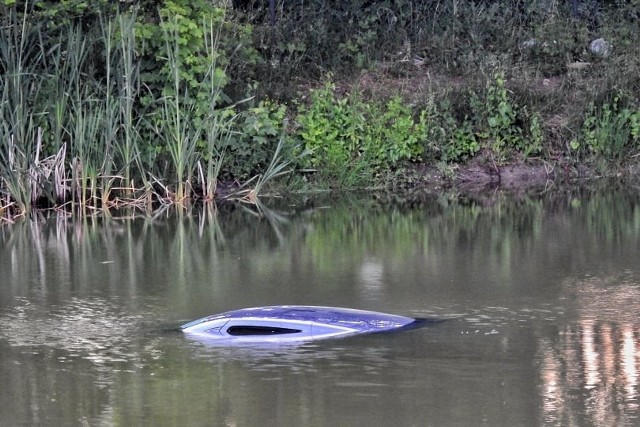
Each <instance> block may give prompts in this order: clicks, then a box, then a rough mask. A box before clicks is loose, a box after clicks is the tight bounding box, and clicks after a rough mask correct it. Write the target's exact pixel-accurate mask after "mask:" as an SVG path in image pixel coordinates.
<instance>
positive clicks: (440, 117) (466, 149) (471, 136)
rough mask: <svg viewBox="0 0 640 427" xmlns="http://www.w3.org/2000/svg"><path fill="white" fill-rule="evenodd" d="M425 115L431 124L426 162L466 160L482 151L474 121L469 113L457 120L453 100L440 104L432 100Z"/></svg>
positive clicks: (443, 101) (425, 110) (424, 112)
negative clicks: (474, 128)
mask: <svg viewBox="0 0 640 427" xmlns="http://www.w3.org/2000/svg"><path fill="white" fill-rule="evenodd" d="M422 114H423V117H425V120H426V121H427V122H428V123H429V127H428V137H427V140H426V141H425V142H426V148H425V156H424V159H425V160H426V161H435V160H442V161H444V162H457V161H465V160H468V159H469V158H471V157H473V156H474V155H475V154H476V153H477V152H478V151H479V150H480V145H479V143H478V139H477V138H476V135H475V133H474V132H473V127H472V123H471V120H469V118H468V116H464V117H463V118H462V119H461V120H458V119H456V118H455V117H454V112H453V111H452V106H451V102H450V101H449V100H448V99H447V98H445V99H443V100H442V101H440V102H439V103H436V102H435V100H433V99H431V100H430V102H429V105H428V106H427V108H425V109H424V110H423V113H422Z"/></svg>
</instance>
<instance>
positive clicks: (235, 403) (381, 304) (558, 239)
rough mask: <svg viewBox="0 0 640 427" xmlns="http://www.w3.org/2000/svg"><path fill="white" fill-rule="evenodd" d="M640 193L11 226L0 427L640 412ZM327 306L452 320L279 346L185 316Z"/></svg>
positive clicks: (600, 420)
mask: <svg viewBox="0 0 640 427" xmlns="http://www.w3.org/2000/svg"><path fill="white" fill-rule="evenodd" d="M639 201H640V191H639V190H637V189H634V188H632V187H626V188H620V189H619V188H616V187H609V188H606V189H603V190H598V191H587V190H582V191H579V190H564V191H560V190H555V191H551V192H546V193H542V194H529V195H520V196H517V197H512V196H508V195H504V194H499V193H497V194H494V195H490V196H489V197H488V198H487V197H483V198H482V199H478V200H473V199H469V198H465V199H456V198H453V197H450V196H440V197H428V198H426V199H425V200H423V201H421V202H419V203H413V204H412V205H411V206H397V205H394V206H390V205H387V204H383V203H377V202H375V201H372V200H371V199H366V198H363V199H357V198H354V199H349V200H346V199H342V200H336V201H328V200H318V199H316V200H314V199H311V200H306V201H300V200H298V201H295V202H284V203H283V202H280V203H279V204H278V205H275V206H277V207H273V206H272V209H265V210H264V211H262V212H261V214H258V213H256V212H255V211H251V210H249V209H248V208H247V209H244V208H241V207H236V208H221V209H220V210H219V211H218V212H217V213H215V212H210V211H200V212H194V213H192V214H191V215H185V216H183V217H180V216H175V215H164V214H161V215H159V216H158V217H157V218H146V219H145V218H138V219H125V218H112V219H104V218H102V219H101V218H95V219H89V220H86V221H84V222H81V223H78V222H74V221H73V220H70V219H68V218H58V219H54V220H50V221H48V222H30V223H24V224H20V225H14V226H12V227H9V228H6V227H5V228H2V229H0V384H2V387H1V388H0V425H7V426H22V425H92V426H94V425H98V426H99V425H125V426H129V425H153V426H164V425H176V426H199V425H203V426H205V425H207V426H208V425H229V426H279V425H288V426H323V425H326V426H336V425H353V426H360V425H363V426H378V425H380V426H391V425H393V426H412V425H416V426H423V425H433V426H442V425H460V426H467V425H489V426H501V425H504V426H513V425H541V424H552V425H555V424H562V425H580V426H582V425H625V424H626V425H637V424H638V423H639V422H640V419H639V416H640V408H639V406H638V405H639V404H640V400H639V396H638V393H640V378H639V375H640V320H639V319H638V313H640V259H639V258H640V256H639V254H640V205H639V204H638V202H639ZM275 304H311V305H330V306H345V307H354V308H362V309H369V310H378V311H384V312H391V313H397V314H404V315H410V316H417V317H420V316H423V317H424V316H438V317H442V318H446V319H449V320H448V321H446V322H444V323H441V324H438V325H436V326H433V327H429V328H424V329H417V330H412V331H406V332H402V333H398V334H384V335H370V336H361V337H353V338H347V339H341V340H330V341H321V342H316V343H309V344H305V345H301V346H297V347H294V346H287V347H280V348H277V347H276V348H273V347H272V348H255V347H254V348H237V347H236V348H224V347H217V348H216V347H210V346H206V345H203V344H201V343H198V342H195V341H191V340H189V339H187V338H186V337H184V336H183V335H182V334H181V333H179V332H176V330H175V329H176V327H177V326H178V325H180V324H181V323H183V322H186V321H187V320H191V319H195V318H198V317H201V316H204V315H207V314H212V313H216V312H220V311H227V310H231V309H236V308H241V307H249V306H259V305H275Z"/></svg>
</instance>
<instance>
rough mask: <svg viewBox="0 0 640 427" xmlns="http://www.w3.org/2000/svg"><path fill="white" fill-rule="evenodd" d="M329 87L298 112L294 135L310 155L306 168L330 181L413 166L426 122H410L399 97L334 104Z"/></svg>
mask: <svg viewBox="0 0 640 427" xmlns="http://www.w3.org/2000/svg"><path fill="white" fill-rule="evenodd" d="M334 89H335V87H334V85H333V84H332V83H330V82H329V83H326V84H325V85H324V86H323V87H322V88H320V89H317V90H314V91H312V93H311V101H310V105H309V106H306V107H304V106H303V107H301V108H300V110H299V115H298V117H297V124H298V130H297V134H298V135H299V136H300V138H301V139H302V140H303V141H304V144H305V147H306V149H308V150H309V151H311V153H312V154H311V155H310V156H309V163H310V166H312V167H315V168H319V169H320V171H321V172H322V173H324V174H325V175H328V176H331V177H338V178H339V177H340V176H342V175H344V174H345V173H351V172H352V171H353V170H354V168H355V170H357V171H359V172H361V173H363V174H365V175H370V174H375V173H377V172H380V171H382V170H384V169H388V168H393V167H395V166H397V165H398V164H399V163H400V162H402V161H406V160H416V159H418V158H419V157H420V155H421V154H422V151H423V144H422V143H423V141H424V139H425V138H426V133H427V123H426V116H425V115H421V116H420V117H419V118H418V119H416V118H414V117H413V111H412V108H410V107H409V106H407V105H406V104H404V101H403V100H402V99H401V98H399V97H394V98H392V99H390V100H389V101H388V102H386V103H381V102H369V103H368V102H365V101H363V100H362V99H361V98H360V97H359V96H358V94H351V95H350V96H347V97H344V98H338V97H336V95H335V92H334Z"/></svg>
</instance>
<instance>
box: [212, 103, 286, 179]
mask: <svg viewBox="0 0 640 427" xmlns="http://www.w3.org/2000/svg"><path fill="white" fill-rule="evenodd" d="M286 111H287V109H286V106H284V105H279V104H277V103H275V102H273V101H270V100H264V101H260V102H259V103H258V105H256V106H254V107H250V108H248V109H246V110H244V111H242V112H240V113H238V114H237V116H236V118H235V120H234V123H233V131H232V132H231V134H230V136H229V138H227V139H226V140H225V141H224V143H223V144H221V150H222V152H224V157H225V159H226V160H225V164H224V175H225V177H226V178H233V179H240V180H246V179H247V178H249V176H250V175H251V174H254V173H257V172H258V171H261V170H264V168H266V167H267V165H268V164H269V162H270V161H271V159H272V157H273V153H274V151H275V149H276V146H277V144H278V140H279V138H280V136H281V135H283V133H284V131H285V115H286ZM288 148H289V147H287V146H285V147H283V149H284V153H283V155H284V156H288V154H289V153H288V152H287V149H288Z"/></svg>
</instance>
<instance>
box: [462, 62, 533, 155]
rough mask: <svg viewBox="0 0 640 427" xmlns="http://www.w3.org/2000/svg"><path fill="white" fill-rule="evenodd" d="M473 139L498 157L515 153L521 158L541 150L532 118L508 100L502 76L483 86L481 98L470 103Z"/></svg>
mask: <svg viewBox="0 0 640 427" xmlns="http://www.w3.org/2000/svg"><path fill="white" fill-rule="evenodd" d="M472 107H473V109H474V113H475V114H474V117H475V126H476V136H477V137H478V138H480V139H481V140H484V141H486V142H487V143H488V144H489V147H490V148H491V149H492V151H493V152H494V153H495V154H497V155H499V156H500V157H503V156H505V155H506V154H507V153H511V152H514V151H515V152H518V153H520V154H522V155H524V156H525V157H526V156H528V155H530V154H535V153H539V152H540V151H541V150H542V140H543V135H542V129H541V126H540V122H539V119H538V118H537V116H536V115H535V114H531V113H529V112H528V111H527V110H526V109H525V108H521V107H520V106H518V105H517V104H516V103H515V102H514V101H513V100H512V99H511V98H510V96H509V91H508V90H507V88H506V80H505V76H504V73H503V72H501V71H498V72H496V73H495V74H494V78H493V80H492V81H489V82H488V83H487V86H486V89H485V92H484V94H483V96H482V97H478V96H475V97H474V98H473V99H472Z"/></svg>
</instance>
